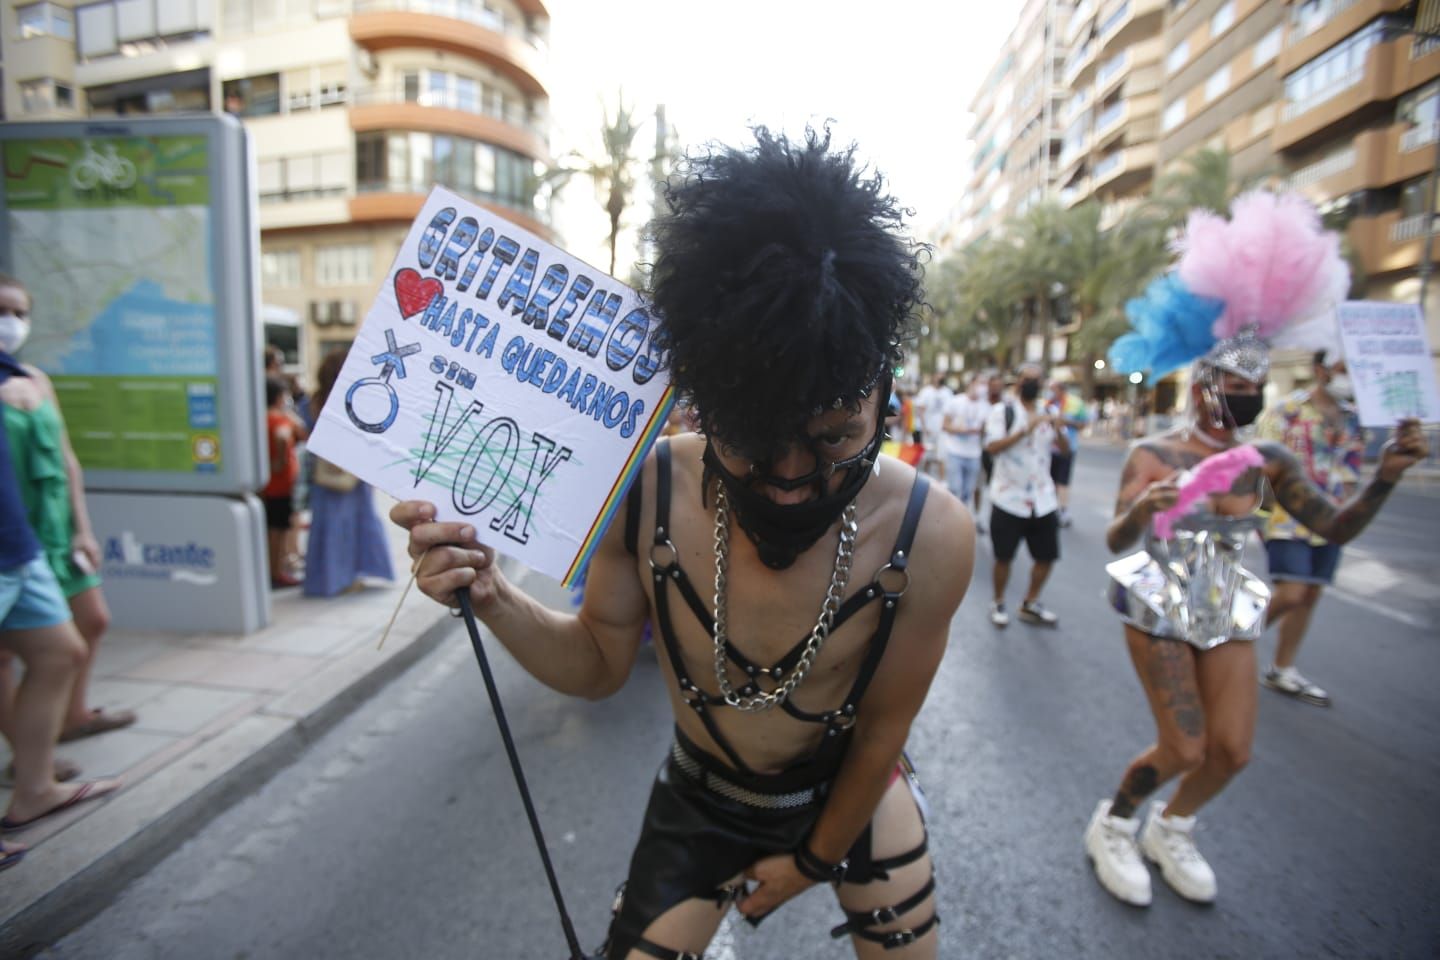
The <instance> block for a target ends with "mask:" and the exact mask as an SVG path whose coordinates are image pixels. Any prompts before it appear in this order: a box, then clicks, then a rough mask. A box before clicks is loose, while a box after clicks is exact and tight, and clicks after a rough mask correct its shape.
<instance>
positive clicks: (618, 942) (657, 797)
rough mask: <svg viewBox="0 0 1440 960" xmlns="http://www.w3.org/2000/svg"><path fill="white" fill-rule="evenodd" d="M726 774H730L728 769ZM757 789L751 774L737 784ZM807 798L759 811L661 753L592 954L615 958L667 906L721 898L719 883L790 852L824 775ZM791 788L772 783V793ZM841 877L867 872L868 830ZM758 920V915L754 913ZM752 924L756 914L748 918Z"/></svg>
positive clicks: (812, 815)
mask: <svg viewBox="0 0 1440 960" xmlns="http://www.w3.org/2000/svg"><path fill="white" fill-rule="evenodd" d="M730 776H734V774H733V773H731V774H730ZM745 785H746V786H748V787H759V786H762V785H763V783H762V782H761V781H756V780H753V779H752V780H748V781H746V782H745ZM814 785H815V786H817V787H818V788H819V789H817V799H816V800H815V802H813V803H811V804H809V805H807V806H803V807H797V808H793V809H785V810H766V809H760V808H757V807H754V806H749V805H746V804H744V803H740V802H738V801H736V800H732V799H729V798H726V797H723V796H720V795H718V794H716V793H714V792H712V791H711V790H708V789H706V788H705V787H703V786H701V785H700V784H699V782H697V781H696V780H695V779H693V778H692V777H691V776H689V775H687V774H686V773H685V772H684V771H683V770H681V769H680V767H679V766H678V765H677V763H676V761H675V760H674V758H673V757H672V758H670V759H667V760H666V762H665V764H664V765H663V766H662V767H661V768H660V772H659V774H658V775H657V776H656V778H655V785H654V787H653V788H652V789H651V791H650V802H649V804H648V806H647V807H646V809H645V821H644V825H643V827H642V828H641V831H640V839H639V841H638V842H637V843H636V845H635V853H634V854H633V855H632V857H631V859H630V873H629V877H628V878H627V879H626V881H625V887H624V891H623V894H622V899H621V900H620V902H619V909H618V911H617V912H616V914H615V917H614V919H613V921H612V922H611V926H610V937H609V940H608V941H607V942H606V945H605V948H604V949H603V951H602V952H601V954H600V956H601V957H604V958H607V960H621V958H624V957H626V956H628V955H629V953H630V951H631V950H632V949H634V947H635V945H636V942H637V941H639V940H640V938H641V937H642V935H643V934H644V932H645V929H646V928H647V927H648V926H649V925H650V924H651V923H653V922H654V921H655V920H656V919H657V918H658V917H660V916H661V915H663V914H664V913H665V912H666V911H667V910H669V909H671V908H672V907H675V906H677V905H678V904H681V903H683V902H685V901H686V900H690V899H697V898H698V899H712V898H713V899H715V900H716V901H717V902H720V901H722V900H723V899H725V891H722V890H721V887H722V885H723V884H726V883H728V882H729V881H730V880H732V879H733V878H734V877H735V876H736V875H738V874H739V873H740V872H741V871H743V870H744V869H745V868H746V867H749V866H750V865H751V864H753V863H755V862H756V861H757V860H760V859H762V858H764V857H768V856H773V855H775V854H779V853H789V852H791V851H793V850H795V849H796V848H797V847H798V846H799V845H800V842H801V841H802V840H804V839H805V838H806V837H807V836H808V835H809V833H810V829H811V827H812V826H813V825H814V823H815V820H816V818H817V817H818V816H819V815H820V811H821V809H822V808H823V806H824V797H825V795H826V793H827V792H828V786H829V784H828V781H827V782H825V783H821V784H814ZM792 789H795V784H794V783H793V782H791V783H787V784H784V785H777V788H776V789H775V790H774V791H773V792H776V793H781V792H785V791H787V790H792ZM848 859H849V861H850V868H849V871H848V872H847V874H846V880H847V881H850V882H856V883H864V882H866V881H867V880H868V879H869V878H870V873H871V870H870V862H871V855H870V830H869V828H868V827H867V828H866V830H865V832H864V833H863V834H862V835H861V836H860V839H859V840H858V841H856V844H855V847H854V848H853V849H852V850H851V851H850V854H849V858H848ZM762 919H763V918H762ZM751 922H752V923H755V924H758V923H759V920H752V921H751Z"/></svg>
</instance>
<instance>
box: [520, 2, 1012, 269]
mask: <svg viewBox="0 0 1440 960" xmlns="http://www.w3.org/2000/svg"><path fill="white" fill-rule="evenodd" d="M1019 6H1020V2H1019V0H872V2H864V3H862V2H857V0H723V2H698V0H547V7H548V8H549V10H550V13H551V51H550V66H549V69H550V77H551V80H552V83H551V110H552V113H553V114H554V120H555V124H556V131H555V133H556V135H555V138H554V141H555V142H554V146H555V148H556V149H557V150H563V149H565V148H567V147H570V146H572V145H573V142H574V140H575V139H576V138H579V137H588V136H595V134H593V133H592V131H596V130H598V129H599V127H600V97H601V96H604V97H605V98H606V102H607V103H611V104H613V102H614V99H615V92H616V90H617V89H619V88H621V87H623V88H624V90H625V94H626V98H627V100H629V101H632V102H635V103H638V104H639V105H641V106H642V108H643V109H644V110H645V111H646V112H647V113H649V112H650V111H652V110H653V107H654V104H655V103H657V102H663V103H665V104H666V107H667V110H668V113H669V117H670V121H671V123H672V124H673V125H674V126H675V127H676V128H677V129H678V130H679V132H680V135H681V138H682V140H683V141H685V142H687V143H696V142H702V141H705V140H709V139H718V140H721V141H725V142H731V143H736V142H742V141H743V138H744V136H745V132H746V128H747V126H748V125H749V124H751V123H756V122H760V123H764V124H766V125H768V126H770V127H772V128H778V129H783V130H785V131H786V132H787V133H791V134H793V133H796V132H798V131H801V130H803V128H804V125H805V124H806V123H807V122H819V121H823V120H824V119H826V118H831V119H833V120H834V121H835V123H834V127H833V129H834V132H835V135H836V138H837V139H839V140H842V141H851V140H853V141H855V142H856V143H857V144H858V145H859V147H860V151H861V153H862V155H863V156H865V157H866V158H867V159H868V160H869V161H870V162H871V163H873V164H874V166H875V167H876V168H878V169H879V170H880V171H882V172H883V173H884V174H885V175H886V176H887V177H888V178H889V180H890V182H891V186H892V190H893V192H894V193H895V195H896V196H897V197H898V198H899V199H900V200H901V201H902V202H903V203H905V204H906V205H907V206H910V207H912V208H914V210H915V211H916V216H915V220H914V226H915V228H916V229H917V230H920V231H924V230H925V229H927V228H928V227H929V226H931V225H933V224H934V223H936V222H938V221H939V220H940V218H941V217H942V216H943V215H944V214H945V212H946V211H947V210H948V209H949V208H950V207H951V206H952V205H953V204H954V203H955V202H956V201H957V200H958V199H959V198H960V191H961V190H962V189H963V188H964V180H965V169H966V168H965V158H966V155H967V153H966V144H965V141H966V135H967V133H968V130H969V126H970V119H969V117H968V115H967V113H966V110H967V107H968V105H969V103H970V101H971V99H972V98H973V96H974V94H975V92H976V89H977V87H978V86H979V84H980V82H981V80H982V79H983V77H984V74H985V71H986V70H987V69H988V68H989V67H990V65H991V64H992V63H993V62H994V59H995V56H996V52H997V50H998V49H999V47H1000V44H1001V43H1003V42H1004V39H1005V37H1006V36H1007V35H1008V34H1009V32H1010V31H1011V30H1012V29H1013V28H1014V26H1015V20H1016V18H1017V17H1018V15H1019ZM644 136H645V138H646V143H645V148H644V151H645V153H646V155H648V152H649V146H650V144H651V143H653V136H654V135H653V132H648V131H647V132H646V134H644ZM597 139H598V138H597ZM589 199H590V198H589V191H588V189H586V188H584V187H580V188H576V189H574V190H573V192H572V193H571V196H570V198H569V199H568V201H567V204H566V206H567V208H569V207H573V206H577V205H578V204H577V200H587V201H589ZM590 202H591V203H593V201H590ZM602 223H603V221H602ZM560 226H561V228H562V230H564V231H565V232H566V233H567V242H568V243H569V244H570V245H572V246H574V247H577V249H575V250H574V251H573V252H575V253H576V254H577V255H580V256H584V257H586V258H587V259H590V257H589V256H586V254H585V253H584V252H583V247H584V245H585V243H586V242H588V241H589V240H590V239H591V236H593V228H590V227H588V226H587V227H586V228H584V229H583V230H576V229H575V228H573V227H568V226H567V224H566V223H564V222H562V223H561V224H560ZM600 229H601V233H602V235H603V227H602V228H600ZM582 232H583V233H585V234H589V235H590V236H579V235H576V234H578V233H582ZM591 256H594V255H593V254H592V255H591Z"/></svg>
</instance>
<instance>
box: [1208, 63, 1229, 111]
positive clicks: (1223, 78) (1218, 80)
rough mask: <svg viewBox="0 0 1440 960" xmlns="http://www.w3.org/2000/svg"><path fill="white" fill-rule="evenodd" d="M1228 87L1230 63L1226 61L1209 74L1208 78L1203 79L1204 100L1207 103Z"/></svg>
mask: <svg viewBox="0 0 1440 960" xmlns="http://www.w3.org/2000/svg"><path fill="white" fill-rule="evenodd" d="M1228 89H1230V64H1228V63H1227V64H1225V66H1223V67H1221V68H1220V69H1219V70H1216V71H1215V72H1214V73H1212V74H1210V78H1209V79H1208V80H1206V81H1205V102H1206V103H1209V102H1210V101H1211V100H1214V99H1215V98H1216V97H1218V96H1220V95H1221V94H1222V93H1224V92H1225V91H1226V90H1228Z"/></svg>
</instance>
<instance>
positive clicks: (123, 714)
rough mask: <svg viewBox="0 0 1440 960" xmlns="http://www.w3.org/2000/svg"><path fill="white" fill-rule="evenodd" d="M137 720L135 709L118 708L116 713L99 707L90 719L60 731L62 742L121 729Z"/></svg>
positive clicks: (92, 712) (92, 711) (91, 714)
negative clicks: (107, 711)
mask: <svg viewBox="0 0 1440 960" xmlns="http://www.w3.org/2000/svg"><path fill="white" fill-rule="evenodd" d="M134 722H135V711H133V710H116V711H115V712H114V713H106V712H105V711H104V710H101V709H100V708H99V707H96V708H95V709H94V710H91V711H90V719H89V720H86V721H85V722H84V723H82V724H80V725H79V726H76V727H71V728H70V729H68V730H62V731H60V742H61V743H70V742H71V741H74V740H81V739H84V738H85V737H93V736H95V735H96V734H100V733H108V732H110V731H111V730H120V729H122V728H124V727H128V726H130V724H132V723H134Z"/></svg>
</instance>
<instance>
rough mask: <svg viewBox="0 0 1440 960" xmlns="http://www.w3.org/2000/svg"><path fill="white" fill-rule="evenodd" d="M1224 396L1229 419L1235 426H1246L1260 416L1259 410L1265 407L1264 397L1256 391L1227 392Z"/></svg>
mask: <svg viewBox="0 0 1440 960" xmlns="http://www.w3.org/2000/svg"><path fill="white" fill-rule="evenodd" d="M1224 396H1225V409H1226V410H1228V411H1229V413H1230V419H1231V420H1234V421H1235V426H1237V427H1248V426H1250V424H1252V423H1254V422H1255V421H1256V420H1257V419H1259V417H1260V411H1261V410H1263V409H1265V398H1264V397H1262V396H1261V395H1260V394H1258V393H1227V394H1225V395H1224Z"/></svg>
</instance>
